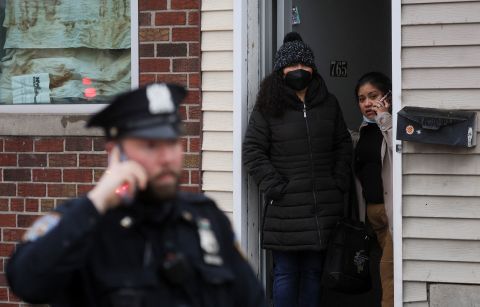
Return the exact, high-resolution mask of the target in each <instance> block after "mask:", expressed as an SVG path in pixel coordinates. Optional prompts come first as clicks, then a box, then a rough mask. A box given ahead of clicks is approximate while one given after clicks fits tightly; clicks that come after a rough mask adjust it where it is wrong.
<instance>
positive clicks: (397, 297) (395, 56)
mask: <svg viewBox="0 0 480 307" xmlns="http://www.w3.org/2000/svg"><path fill="white" fill-rule="evenodd" d="M391 5H392V7H391V10H392V97H393V99H392V101H393V105H392V117H393V122H392V135H393V136H396V135H397V119H398V116H397V112H398V111H400V109H401V108H402V62H401V61H402V57H401V54H402V26H401V24H402V16H401V9H402V3H401V0H392V4H391ZM397 145H399V146H401V141H397V140H396V139H394V141H393V144H392V146H393V266H394V306H395V307H400V306H403V259H402V246H403V242H402V233H403V230H402V189H403V187H402V153H401V151H399V152H397V151H396V147H397Z"/></svg>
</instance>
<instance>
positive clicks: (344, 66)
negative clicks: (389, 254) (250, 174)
mask: <svg viewBox="0 0 480 307" xmlns="http://www.w3.org/2000/svg"><path fill="white" fill-rule="evenodd" d="M279 5H283V6H285V7H284V8H283V10H281V11H284V12H286V13H285V15H284V16H277V12H278V11H279V10H278V6H279ZM290 5H291V7H290ZM287 6H288V7H287ZM292 8H296V9H297V10H298V12H299V18H300V24H291V25H285V24H283V25H282V22H288V23H291V22H292V21H291V16H290V17H289V14H290V12H291V10H292ZM267 13H268V12H267ZM271 13H272V25H271V28H272V33H273V35H272V42H271V43H272V46H273V47H272V51H273V54H272V55H271V57H269V56H267V57H266V58H267V59H269V58H271V59H273V56H274V54H275V52H276V50H277V49H278V45H279V44H278V42H277V35H276V33H277V32H278V33H279V34H280V35H282V34H285V33H284V32H286V31H288V30H289V29H291V30H293V31H297V32H299V33H300V34H301V36H302V37H303V40H304V41H305V42H306V43H307V44H308V45H310V47H311V48H312V49H313V51H314V53H315V62H316V65H317V67H318V69H319V72H320V74H321V75H322V77H323V78H324V79H325V82H326V83H327V86H328V88H329V90H330V92H332V93H333V94H334V95H335V96H336V97H337V98H338V100H339V102H340V105H341V107H342V111H343V114H344V118H345V121H346V123H347V125H348V127H349V128H350V129H352V130H357V129H358V127H359V125H360V123H361V121H362V116H361V113H360V112H359V110H358V107H357V104H356V100H355V94H354V89H355V84H356V82H357V80H358V79H359V78H360V76H362V75H363V74H364V73H367V72H370V71H380V72H383V73H385V74H386V75H388V76H391V72H392V52H391V51H392V49H391V41H392V38H391V2H390V1H384V0H370V1H351V0H322V1H318V0H273V1H272V12H271ZM282 20H283V21H282ZM279 26H282V29H280V28H279ZM278 39H280V37H278ZM332 65H333V67H332ZM268 66H269V65H267V67H268ZM265 256H266V257H265V259H266V261H265V265H266V270H265V272H266V289H267V297H268V300H269V306H273V304H272V303H271V293H272V265H273V264H272V261H271V256H270V253H268V252H267V253H265ZM380 256H381V255H380V251H379V249H378V247H377V246H375V247H374V251H373V255H372V267H371V270H372V274H373V276H374V280H373V284H374V285H373V289H372V290H371V291H370V292H368V293H365V294H361V295H346V294H340V293H335V292H329V291H325V292H324V295H323V304H322V307H351V306H356V307H363V306H365V307H367V306H368V307H379V306H380V297H381V287H380V282H379V278H378V262H379V259H380Z"/></svg>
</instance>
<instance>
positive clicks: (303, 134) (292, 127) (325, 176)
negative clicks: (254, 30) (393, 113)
mask: <svg viewBox="0 0 480 307" xmlns="http://www.w3.org/2000/svg"><path fill="white" fill-rule="evenodd" d="M283 42H284V43H283V45H282V47H280V49H279V50H278V52H277V54H276V56H275V61H274V69H273V72H272V73H271V74H270V75H268V76H267V77H266V78H265V79H264V80H263V81H262V83H261V85H260V91H259V93H258V96H257V101H256V104H255V107H254V109H253V112H252V114H251V116H250V122H249V124H248V128H247V131H246V134H245V141H244V144H243V162H244V164H245V166H246V168H247V169H248V171H249V174H250V175H251V176H252V177H253V179H254V180H255V181H256V182H257V184H258V185H259V187H260V190H262V191H263V192H264V193H265V199H266V207H265V209H264V214H263V225H262V246H263V248H265V249H268V250H271V251H272V256H273V262H274V280H273V302H274V306H275V307H283V306H288V307H297V306H301V307H307V306H311V307H318V306H320V299H321V291H320V290H321V286H320V280H321V274H322V270H323V258H324V250H325V249H326V247H327V241H328V238H329V236H330V232H331V231H332V230H333V228H334V226H335V225H336V223H337V221H338V220H339V219H340V218H341V217H342V216H343V212H344V194H345V192H346V191H348V190H349V182H350V181H349V178H350V175H351V172H350V164H351V159H352V143H351V139H350V135H349V133H348V130H347V127H346V125H345V122H344V120H343V116H342V111H341V109H340V106H339V104H338V101H337V99H336V98H335V96H333V95H332V94H331V93H329V91H328V89H327V86H326V85H325V82H324V81H323V79H322V77H321V76H320V74H319V73H318V71H317V68H316V67H315V61H314V57H313V52H312V50H311V49H310V48H309V47H308V46H307V45H306V44H305V43H304V42H303V40H302V38H301V37H300V35H299V34H297V33H295V32H291V33H289V34H287V35H286V37H285V39H284V41H283Z"/></svg>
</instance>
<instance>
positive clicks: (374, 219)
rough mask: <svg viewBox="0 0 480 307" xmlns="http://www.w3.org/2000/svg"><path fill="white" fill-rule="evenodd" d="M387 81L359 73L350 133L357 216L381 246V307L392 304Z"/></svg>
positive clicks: (389, 85) (378, 75)
mask: <svg viewBox="0 0 480 307" xmlns="http://www.w3.org/2000/svg"><path fill="white" fill-rule="evenodd" d="M391 84H392V83H391V81H390V79H389V78H388V77H387V76H385V75H383V74H382V73H378V72H371V73H367V74H365V75H363V76H362V77H361V78H360V80H359V81H358V83H357V86H356V88H355V94H356V97H357V102H358V106H359V107H360V111H361V112H362V115H363V122H362V124H361V126H360V129H359V132H358V134H357V135H356V136H355V135H354V137H353V138H354V145H355V160H354V170H355V179H356V183H357V184H356V188H357V196H358V199H359V204H360V214H361V215H360V216H362V217H364V216H365V210H366V216H367V220H368V223H369V224H370V225H371V227H372V228H373V230H374V231H375V233H376V236H377V240H378V243H379V245H380V248H381V250H382V258H381V260H380V279H381V283H382V307H393V242H392V234H393V227H392V226H393V216H392V215H393V214H392V211H393V208H392V207H393V205H392V204H393V195H392V192H393V186H392V115H391V98H390V97H391V95H390V93H391Z"/></svg>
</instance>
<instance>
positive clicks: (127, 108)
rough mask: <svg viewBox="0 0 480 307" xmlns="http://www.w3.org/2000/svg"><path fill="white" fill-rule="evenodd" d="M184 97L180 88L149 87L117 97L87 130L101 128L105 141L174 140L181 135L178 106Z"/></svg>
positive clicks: (154, 85)
mask: <svg viewBox="0 0 480 307" xmlns="http://www.w3.org/2000/svg"><path fill="white" fill-rule="evenodd" d="M185 96H186V90H185V88H183V87H182V86H179V85H175V84H166V83H156V84H150V85H147V86H145V87H142V88H139V89H136V90H133V91H129V92H127V93H124V94H121V95H119V96H118V97H116V98H115V99H114V100H113V101H112V103H111V104H110V105H109V106H107V107H106V108H105V109H103V110H102V111H100V112H99V113H97V114H95V115H94V116H92V117H91V118H90V120H89V122H88V124H87V126H88V127H101V128H103V129H104V130H105V134H106V136H107V138H109V139H120V138H124V137H138V138H146V139H177V138H178V137H179V136H180V134H181V121H180V118H179V116H178V105H179V104H180V102H181V101H182V100H183V99H184V98H185Z"/></svg>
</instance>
